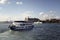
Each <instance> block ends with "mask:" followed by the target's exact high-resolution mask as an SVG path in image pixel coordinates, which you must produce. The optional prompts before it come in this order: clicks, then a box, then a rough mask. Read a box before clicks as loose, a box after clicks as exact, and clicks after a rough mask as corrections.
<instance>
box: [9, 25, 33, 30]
mask: <svg viewBox="0 0 60 40" xmlns="http://www.w3.org/2000/svg"><path fill="white" fill-rule="evenodd" d="M33 27H34V26H33V25H32V26H30V27H28V28H19V27H15V26H9V28H10V29H11V30H13V31H29V30H32V29H33Z"/></svg>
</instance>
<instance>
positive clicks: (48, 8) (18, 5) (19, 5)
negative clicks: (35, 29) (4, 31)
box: [0, 0, 60, 21]
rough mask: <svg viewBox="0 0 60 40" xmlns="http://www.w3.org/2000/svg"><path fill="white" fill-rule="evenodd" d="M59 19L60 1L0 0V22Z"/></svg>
mask: <svg viewBox="0 0 60 40" xmlns="http://www.w3.org/2000/svg"><path fill="white" fill-rule="evenodd" d="M25 17H33V18H39V19H43V20H44V19H51V18H58V19H59V18H60V0H0V21H6V20H7V21H9V20H24V18H25Z"/></svg>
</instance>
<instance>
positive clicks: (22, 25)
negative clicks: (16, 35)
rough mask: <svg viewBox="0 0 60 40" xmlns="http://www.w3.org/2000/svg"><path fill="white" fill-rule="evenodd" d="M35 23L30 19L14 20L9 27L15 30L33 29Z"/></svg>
mask: <svg viewBox="0 0 60 40" xmlns="http://www.w3.org/2000/svg"><path fill="white" fill-rule="evenodd" d="M33 27H34V25H33V23H31V22H28V21H14V22H12V23H11V24H10V25H9V27H8V28H10V29H11V30H13V31H23V30H24V31H25V30H27V31H28V30H31V29H33Z"/></svg>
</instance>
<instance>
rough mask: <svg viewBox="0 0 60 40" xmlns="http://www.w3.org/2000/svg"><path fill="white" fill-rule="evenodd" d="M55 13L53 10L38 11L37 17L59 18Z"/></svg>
mask: <svg viewBox="0 0 60 40" xmlns="http://www.w3.org/2000/svg"><path fill="white" fill-rule="evenodd" d="M55 13H56V12H55V11H48V12H40V13H39V18H40V19H41V20H46V19H53V18H59V17H58V16H56V15H55Z"/></svg>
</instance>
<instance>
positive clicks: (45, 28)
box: [0, 23, 60, 40]
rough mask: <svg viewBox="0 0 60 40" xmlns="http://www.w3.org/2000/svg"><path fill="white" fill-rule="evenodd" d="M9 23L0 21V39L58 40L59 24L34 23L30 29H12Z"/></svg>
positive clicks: (59, 37) (59, 39)
mask: <svg viewBox="0 0 60 40" xmlns="http://www.w3.org/2000/svg"><path fill="white" fill-rule="evenodd" d="M9 24H10V23H0V40H60V24H57V23H42V24H34V28H33V29H32V30H30V31H12V30H10V29H9V28H8V26H9Z"/></svg>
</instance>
